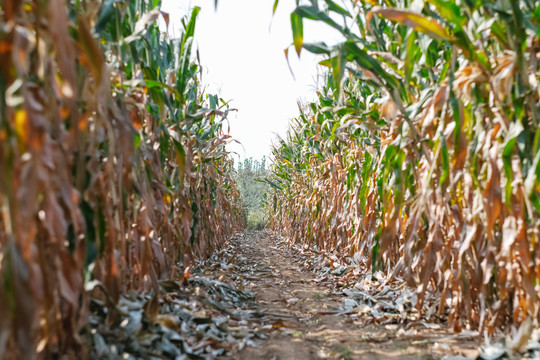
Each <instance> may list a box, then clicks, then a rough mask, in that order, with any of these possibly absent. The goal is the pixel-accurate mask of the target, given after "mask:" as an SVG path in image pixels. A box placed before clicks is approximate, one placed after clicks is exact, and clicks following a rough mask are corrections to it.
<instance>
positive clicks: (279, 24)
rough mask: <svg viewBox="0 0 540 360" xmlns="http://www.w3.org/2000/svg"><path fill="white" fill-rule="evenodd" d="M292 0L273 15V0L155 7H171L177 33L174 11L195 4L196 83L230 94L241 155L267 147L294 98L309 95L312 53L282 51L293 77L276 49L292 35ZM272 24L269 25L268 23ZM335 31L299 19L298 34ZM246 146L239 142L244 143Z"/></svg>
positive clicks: (293, 109) (210, 0) (308, 38)
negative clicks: (199, 77)
mask: <svg viewBox="0 0 540 360" xmlns="http://www.w3.org/2000/svg"><path fill="white" fill-rule="evenodd" d="M294 3H295V2H294V1H292V0H281V1H280V4H279V6H278V8H277V11H276V14H275V16H274V18H273V19H272V6H273V4H274V0H256V1H255V0H220V1H219V3H218V8H217V11H215V9H214V0H192V1H191V3H189V2H183V1H182V2H180V1H178V0H163V2H162V7H161V9H162V11H165V12H169V13H170V19H171V25H170V28H169V33H170V34H171V35H172V36H175V35H176V36H178V35H179V34H180V33H181V31H180V29H181V27H180V19H181V18H182V16H184V14H186V11H187V9H188V8H190V7H192V6H199V7H201V12H200V13H199V18H198V22H197V26H196V29H195V40H196V42H197V44H198V48H199V51H200V58H201V64H202V66H203V68H204V71H203V83H205V84H207V85H208V90H209V92H210V93H217V94H218V95H219V96H220V97H222V98H223V99H225V100H231V102H230V104H231V107H232V108H235V109H238V112H233V113H231V114H230V115H229V121H230V129H231V132H230V134H231V135H232V137H234V138H235V139H237V140H239V141H240V142H241V143H242V145H243V147H242V146H239V145H238V144H236V143H232V144H231V146H230V148H231V150H232V151H235V152H237V153H238V154H239V155H240V157H241V158H242V159H243V158H244V157H251V156H252V157H254V158H255V159H259V158H261V157H262V156H263V155H266V156H268V155H270V146H271V143H272V141H274V140H275V139H276V134H279V135H281V136H284V134H285V133H286V130H287V125H288V123H289V120H290V119H291V118H294V117H296V116H297V115H298V113H299V112H298V106H297V100H298V99H304V100H310V99H313V98H314V96H315V84H316V79H317V74H318V73H320V72H321V70H320V69H318V66H317V62H318V60H317V59H316V58H315V57H314V56H313V55H311V54H310V53H308V52H307V51H303V52H302V56H301V59H300V60H298V57H297V55H296V52H295V51H294V48H293V47H291V48H290V52H289V59H290V64H291V68H292V70H293V73H294V76H295V78H296V80H295V79H294V78H293V76H292V75H291V72H290V70H289V68H288V66H287V62H286V60H285V55H284V52H283V50H284V49H285V48H287V47H288V46H289V45H290V44H291V42H292V32H291V25H290V13H291V12H292V11H293V10H294ZM270 24H271V28H270ZM338 39H339V34H338V33H337V32H336V31H334V30H333V29H330V28H329V27H326V26H322V25H318V24H317V23H315V22H311V21H309V20H308V21H304V42H313V41H326V42H327V43H335V42H336V40H338ZM244 149H245V150H244Z"/></svg>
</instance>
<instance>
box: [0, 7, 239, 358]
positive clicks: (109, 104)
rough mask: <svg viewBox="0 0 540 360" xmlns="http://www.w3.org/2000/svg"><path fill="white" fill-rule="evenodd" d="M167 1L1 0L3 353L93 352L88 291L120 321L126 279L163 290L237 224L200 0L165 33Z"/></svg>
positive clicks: (222, 113) (140, 287)
mask: <svg viewBox="0 0 540 360" xmlns="http://www.w3.org/2000/svg"><path fill="white" fill-rule="evenodd" d="M159 6H160V1H159V0H153V1H148V0H133V1H128V2H117V1H108V0H107V1H90V2H87V1H71V0H67V1H65V0H48V1H33V0H31V1H20V0H13V1H6V2H2V3H1V4H0V71H1V72H0V92H1V94H2V96H1V102H0V113H1V118H0V214H1V216H0V358H2V359H32V358H36V357H38V358H57V357H62V356H67V357H68V358H84V357H85V356H86V355H85V354H86V350H85V349H86V348H85V344H84V339H83V338H82V337H81V331H84V329H85V325H86V322H87V321H88V317H89V303H90V298H91V297H98V298H101V299H102V300H103V301H105V303H106V305H107V308H108V311H109V312H108V317H109V322H110V323H114V322H115V321H117V319H118V312H117V310H116V306H115V305H116V302H117V300H118V299H119V296H120V294H122V293H124V292H125V291H127V290H130V289H134V290H137V291H153V292H154V294H158V293H159V287H158V286H159V281H160V280H163V279H171V278H174V277H175V274H176V273H178V272H179V271H180V272H181V271H184V267H187V268H189V266H190V264H191V263H192V262H193V260H194V259H195V258H197V257H202V256H205V255H207V254H209V253H210V252H211V251H212V250H213V249H215V248H216V247H218V246H219V245H220V244H221V243H222V241H224V239H225V238H226V237H227V236H228V235H230V234H232V233H233V232H234V231H236V230H237V229H239V228H240V227H241V226H242V224H241V222H239V221H238V219H240V218H241V217H242V216H241V215H242V214H241V213H242V209H241V206H240V205H239V202H238V193H237V190H236V187H235V184H234V181H233V180H232V178H231V173H232V172H231V171H232V166H233V165H232V160H231V159H230V157H229V154H228V152H227V151H226V149H225V144H226V143H227V142H228V141H229V136H228V135H226V134H224V132H223V130H222V123H223V121H224V119H225V118H226V116H227V112H228V105H227V104H226V103H225V102H223V101H222V100H221V99H218V98H217V97H216V96H213V95H207V94H205V93H204V92H203V91H202V90H201V89H202V87H201V85H200V83H199V77H198V71H199V68H198V66H197V65H196V64H195V63H194V62H193V60H192V59H193V56H192V50H193V36H194V30H195V23H196V17H197V13H198V11H199V9H198V8H195V9H194V10H193V11H192V12H191V14H190V16H189V17H186V18H185V19H184V20H183V33H182V36H181V37H180V38H178V39H169V38H168V36H167V35H166V33H164V32H162V31H160V28H159V27H158V22H162V23H163V24H164V26H166V27H168V26H169V15H168V14H166V13H164V12H161V11H160V10H159ZM179 263H183V265H184V267H179V266H178V264H179ZM188 273H189V272H186V275H187V274H188Z"/></svg>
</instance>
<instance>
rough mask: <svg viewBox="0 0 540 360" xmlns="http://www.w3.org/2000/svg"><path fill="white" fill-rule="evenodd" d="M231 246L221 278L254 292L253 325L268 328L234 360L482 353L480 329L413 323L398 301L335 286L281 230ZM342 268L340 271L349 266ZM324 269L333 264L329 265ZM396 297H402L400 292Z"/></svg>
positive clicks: (257, 328)
mask: <svg viewBox="0 0 540 360" xmlns="http://www.w3.org/2000/svg"><path fill="white" fill-rule="evenodd" d="M231 245H232V246H231V247H230V248H229V251H231V250H232V251H233V252H234V255H233V256H232V258H231V259H230V260H231V261H230V262H229V264H228V266H229V267H228V269H227V270H228V271H227V272H226V273H225V274H222V275H221V277H220V278H221V280H222V281H224V282H227V281H232V282H234V283H235V284H237V286H239V287H240V288H241V289H243V290H244V289H245V290H249V291H250V292H252V293H254V294H255V299H256V304H255V312H254V313H255V314H257V316H255V317H258V319H254V316H251V317H250V318H251V319H250V320H249V321H248V323H249V325H248V327H250V328H251V329H252V330H251V331H255V332H259V333H260V332H261V331H263V332H265V333H267V334H268V338H267V339H265V340H259V341H257V342H256V346H255V347H252V346H249V347H245V348H244V349H243V350H242V351H241V352H239V353H237V354H236V355H235V356H234V358H235V359H401V360H408V359H411V360H412V359H438V358H441V357H443V356H445V357H446V358H452V357H453V356H454V355H455V357H454V358H455V359H463V358H464V357H465V356H467V357H476V355H477V353H476V351H475V350H474V349H475V348H476V346H477V341H478V339H477V337H475V334H474V333H465V334H461V335H455V334H452V333H449V332H447V331H445V330H443V328H444V325H443V324H438V323H436V322H430V323H427V322H422V321H420V322H416V323H415V322H414V321H409V320H408V318H407V315H404V316H403V314H395V313H396V311H395V309H396V306H395V304H390V303H389V302H388V301H386V303H384V300H383V299H382V298H381V297H377V296H376V295H377V294H371V295H370V294H369V293H368V294H366V292H365V291H364V292H358V291H357V292H351V291H348V292H347V291H336V289H335V286H332V281H326V282H325V281H321V276H320V275H321V274H320V272H319V273H316V272H313V271H311V270H310V269H309V268H308V266H306V264H309V263H310V259H312V258H313V256H309V255H306V254H301V253H299V252H298V251H297V249H294V248H293V249H291V248H290V247H288V246H287V245H286V244H285V243H284V242H283V240H280V239H279V238H278V237H276V236H272V235H271V234H268V233H264V232H261V233H247V234H245V235H244V236H242V237H240V238H238V239H236V240H234V241H233V243H232V244H231ZM317 261H319V262H320V259H315V260H314V261H312V262H317ZM337 270H338V271H336V270H334V271H333V273H335V274H338V275H339V272H340V271H345V270H343V269H340V268H338V269H337ZM322 273H323V275H324V273H326V274H331V273H332V270H331V269H330V268H329V269H326V270H325V269H324V267H323V269H322ZM336 278H337V277H333V279H334V283H335V279H336ZM322 279H324V280H329V279H328V276H326V277H325V276H323V277H322ZM330 280H332V279H330ZM392 295H394V298H395V299H398V301H401V300H402V297H400V294H392ZM389 298H391V296H390V297H389ZM400 299H401V300H400ZM381 303H382V305H381ZM385 304H386V305H385ZM406 313H407V311H406V310H405V309H404V314H406ZM263 337H264V336H263ZM458 355H459V356H458ZM461 356H463V357H461Z"/></svg>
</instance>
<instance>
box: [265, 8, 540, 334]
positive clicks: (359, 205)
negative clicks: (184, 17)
mask: <svg viewBox="0 0 540 360" xmlns="http://www.w3.org/2000/svg"><path fill="white" fill-rule="evenodd" d="M297 5H298V6H297V8H296V10H295V11H294V12H293V13H292V14H291V25H292V31H293V36H294V48H295V50H296V52H297V53H298V54H300V53H301V51H309V52H311V53H314V54H320V55H322V56H324V60H323V61H321V65H324V66H326V67H327V68H328V77H327V81H326V83H325V85H324V87H323V88H322V89H320V91H319V93H318V100H317V101H315V102H313V103H310V104H307V105H306V106H304V107H303V111H302V112H301V115H300V116H299V117H298V118H297V119H295V120H294V122H293V124H292V125H291V128H290V130H289V132H288V134H287V136H286V137H285V138H283V139H282V140H281V141H280V142H279V144H277V145H276V146H275V147H274V149H273V156H274V159H275V160H274V164H273V176H272V177H271V178H270V179H269V180H268V181H269V183H271V184H272V186H273V188H274V190H273V194H272V195H271V196H269V203H268V209H269V212H270V214H271V217H270V218H271V223H272V226H273V228H274V229H275V230H276V231H279V232H281V233H283V234H284V235H286V236H287V237H288V238H290V239H292V240H293V241H295V242H299V243H302V244H305V246H309V247H312V248H316V249H318V250H325V251H327V252H334V253H337V254H339V255H340V256H341V257H347V256H350V257H353V258H354V259H355V261H357V262H358V263H359V264H361V265H362V266H363V267H364V268H365V269H366V270H367V271H369V270H371V271H374V272H375V271H383V272H386V273H387V274H390V275H392V276H393V277H395V278H403V279H405V280H406V281H407V282H408V283H409V285H411V286H413V287H415V288H417V295H418V300H417V303H416V308H417V309H418V310H419V311H422V310H425V309H424V307H423V304H424V299H425V298H426V296H427V295H428V294H434V295H436V296H437V297H438V299H440V303H439V305H438V308H437V311H438V315H439V316H447V318H448V326H449V327H450V328H451V329H454V330H455V331H459V330H460V329H462V328H467V329H477V330H480V331H481V332H487V333H493V332H495V331H496V330H497V329H504V327H505V326H507V325H509V324H513V325H514V326H519V325H520V324H522V323H524V322H527V321H531V320H534V321H535V322H538V321H539V320H540V313H539V312H540V288H539V285H538V281H539V279H540V245H539V243H538V242H539V240H540V238H539V236H540V234H539V231H540V216H539V215H540V144H539V141H540V128H539V121H540V119H539V101H540V97H539V95H540V93H539V87H538V81H539V79H540V71H539V60H540V57H539V46H540V40H539V36H540V33H539V24H540V5H539V4H538V2H537V1H532V0H515V1H514V0H487V1H479V0H426V1H409V0H385V1H382V0H380V1H379V0H354V1H343V2H340V3H339V4H338V3H336V2H334V1H332V0H325V1H316V0H314V1H311V2H310V3H309V4H307V5H302V4H298V2H297ZM306 21H317V22H320V23H322V24H324V25H325V26H327V27H328V28H329V29H330V28H331V29H333V31H337V32H339V33H340V34H341V37H342V39H343V40H342V41H341V42H340V43H338V44H337V45H334V46H329V45H327V44H325V43H304V42H303V30H304V29H303V25H304V23H305V22H306ZM286 55H287V56H291V55H290V54H289V51H288V50H286Z"/></svg>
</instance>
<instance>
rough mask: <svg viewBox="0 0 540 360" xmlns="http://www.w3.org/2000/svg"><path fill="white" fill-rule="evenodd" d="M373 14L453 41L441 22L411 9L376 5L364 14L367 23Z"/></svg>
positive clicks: (432, 35) (435, 36)
mask: <svg viewBox="0 0 540 360" xmlns="http://www.w3.org/2000/svg"><path fill="white" fill-rule="evenodd" d="M373 15H380V16H382V17H384V18H386V19H388V20H392V21H395V22H398V23H400V24H402V25H405V26H408V27H411V28H413V29H414V30H416V31H419V32H422V33H424V34H426V35H428V36H430V37H432V38H435V39H439V40H448V41H453V39H452V37H451V36H450V35H448V33H447V32H446V30H445V29H444V28H443V27H442V25H441V24H439V23H438V22H436V21H435V20H432V19H428V18H427V17H425V16H423V15H420V14H417V13H414V12H412V11H408V10H400V9H392V8H382V7H380V6H376V7H374V8H373V9H371V10H370V11H369V12H368V13H367V15H366V22H367V23H368V24H369V23H370V20H371V18H372V17H373Z"/></svg>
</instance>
